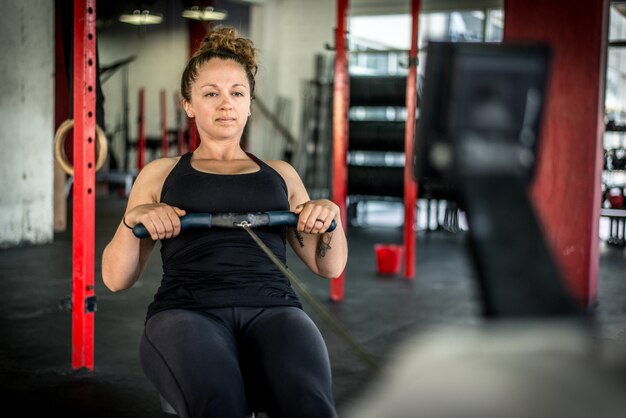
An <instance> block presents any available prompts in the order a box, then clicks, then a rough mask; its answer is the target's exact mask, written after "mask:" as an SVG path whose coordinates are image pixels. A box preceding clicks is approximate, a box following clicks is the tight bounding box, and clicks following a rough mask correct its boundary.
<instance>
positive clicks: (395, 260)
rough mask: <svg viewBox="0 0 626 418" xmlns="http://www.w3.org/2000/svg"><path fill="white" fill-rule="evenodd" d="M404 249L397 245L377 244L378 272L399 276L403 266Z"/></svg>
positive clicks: (375, 246) (375, 249)
mask: <svg viewBox="0 0 626 418" xmlns="http://www.w3.org/2000/svg"><path fill="white" fill-rule="evenodd" d="M403 250H404V247H403V246H402V245H397V244H376V245H374V252H375V253H376V272H377V273H378V274H398V273H399V272H400V266H401V265H402V253H403Z"/></svg>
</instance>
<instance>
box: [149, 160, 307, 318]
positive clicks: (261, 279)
mask: <svg viewBox="0 0 626 418" xmlns="http://www.w3.org/2000/svg"><path fill="white" fill-rule="evenodd" d="M248 155H249V156H250V158H252V159H253V160H254V161H255V162H256V163H257V164H258V165H259V167H260V169H259V170H258V171H256V172H253V173H248V174H237V175H228V174H210V173H205V172H202V171H198V170H196V169H194V168H193V167H192V166H191V156H192V154H191V153H187V154H185V155H183V156H182V157H181V158H180V160H179V161H178V163H177V164H176V166H175V167H174V169H173V170H172V171H171V172H170V174H169V175H168V176H167V178H166V179H165V182H164V183H163V189H162V191H161V202H162V203H167V204H169V205H173V206H177V207H179V208H181V209H184V210H185V211H187V213H207V212H208V213H228V212H237V213H246V212H265V211H273V210H289V200H288V192H287V185H286V184H285V181H284V180H283V178H282V177H281V176H280V174H278V173H277V172H276V171H275V170H274V169H273V168H271V167H270V166H269V165H267V164H265V163H264V162H263V161H261V160H259V159H258V158H256V157H255V156H253V155H252V154H248ZM255 232H256V233H257V235H259V237H260V238H261V239H262V240H263V242H264V243H265V244H266V245H267V246H268V247H269V248H270V249H271V250H272V252H273V253H274V254H275V255H276V256H277V257H278V258H279V259H280V260H281V261H282V262H283V263H284V262H285V261H286V248H285V246H286V240H285V237H286V228H285V227H278V228H277V227H271V228H270V227H260V228H256V229H255ZM161 259H162V262H163V279H162V281H161V286H160V287H159V289H158V291H157V293H156V295H155V296H154V301H153V302H152V303H151V304H150V306H149V307H148V314H147V318H146V320H147V319H148V318H150V316H152V315H154V314H155V313H157V312H160V311H163V310H166V309H194V310H203V309H210V308H221V307H234V306H252V307H264V306H297V307H300V308H301V307H302V306H301V304H300V302H299V300H298V297H297V296H296V294H295V292H294V291H293V289H292V288H291V285H290V283H289V280H288V279H287V278H285V276H284V275H283V273H282V272H281V271H280V270H279V269H278V268H277V267H276V266H275V265H274V264H273V263H272V262H271V260H270V259H269V258H268V257H267V255H266V254H265V253H264V252H263V251H262V250H261V249H260V248H259V247H258V245H257V244H256V243H255V242H254V241H253V240H252V238H251V237H250V236H249V235H248V233H247V232H246V231H244V230H243V229H230V228H210V229H191V230H187V231H184V232H182V233H181V234H180V235H178V236H177V237H175V238H172V239H166V240H162V241H161Z"/></svg>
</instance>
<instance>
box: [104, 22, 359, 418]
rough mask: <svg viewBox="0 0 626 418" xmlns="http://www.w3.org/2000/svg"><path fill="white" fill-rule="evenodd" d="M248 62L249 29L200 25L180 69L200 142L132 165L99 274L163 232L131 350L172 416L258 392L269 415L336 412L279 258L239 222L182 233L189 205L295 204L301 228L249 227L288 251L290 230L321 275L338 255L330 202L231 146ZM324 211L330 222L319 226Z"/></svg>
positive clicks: (240, 119) (208, 208)
mask: <svg viewBox="0 0 626 418" xmlns="http://www.w3.org/2000/svg"><path fill="white" fill-rule="evenodd" d="M256 69H257V64H256V52H255V49H254V47H253V44H252V42H250V41H249V40H248V39H245V38H241V37H238V35H237V33H236V31H235V30H234V29H233V28H226V27H220V28H217V29H214V30H213V31H212V32H210V33H209V34H207V35H206V36H205V38H204V40H203V42H202V45H201V46H200V48H199V50H198V51H197V52H196V54H195V55H194V56H193V57H192V58H191V59H190V61H189V63H188V65H187V67H186V69H185V71H184V73H183V76H182V80H181V91H182V95H183V106H184V109H185V111H186V112H187V115H188V116H189V117H190V118H194V119H195V122H196V126H197V127H198V132H199V134H200V140H201V141H200V145H199V146H198V148H197V149H196V150H195V151H194V152H193V153H188V154H185V155H183V156H182V157H180V158H163V159H159V160H156V161H153V162H151V163H150V164H148V165H146V166H145V168H144V169H143V170H142V171H141V173H140V174H139V176H138V177H137V180H136V182H135V184H134V186H133V189H132V191H131V194H130V196H129V199H128V207H127V210H126V212H125V214H124V217H123V219H122V222H121V223H120V226H119V227H118V229H117V231H116V233H115V235H114V237H113V239H112V240H111V242H110V243H109V244H108V246H107V247H106V249H105V250H104V253H103V261H102V276H103V279H104V283H105V284H106V286H107V287H108V288H109V289H111V290H112V291H114V292H116V291H120V290H124V289H127V288H129V287H131V286H132V285H133V284H134V283H135V282H136V281H137V280H138V279H139V277H140V276H141V274H142V272H143V270H144V267H145V265H146V262H147V260H148V256H149V254H150V252H151V250H152V248H153V247H154V245H155V242H156V241H157V240H161V257H162V260H163V272H164V274H163V280H162V283H161V286H160V287H159V290H158V291H157V294H156V295H155V299H154V302H152V303H151V304H150V306H149V307H148V314H147V318H146V324H145V330H144V334H143V336H142V340H141V343H140V356H141V361H142V366H143V368H144V371H145V373H146V375H147V376H148V378H149V379H150V380H151V381H152V383H153V384H154V385H155V386H156V388H157V389H158V391H159V392H160V393H161V395H162V396H163V397H165V398H166V399H167V400H168V401H169V403H170V404H172V406H173V407H174V409H176V411H177V413H178V415H180V416H181V417H224V418H236V417H244V416H245V414H246V412H247V411H249V410H250V409H251V408H252V407H253V406H255V405H249V404H248V403H247V401H250V400H251V399H253V398H256V400H257V401H258V400H261V401H262V404H261V405H260V407H261V408H262V409H263V410H264V411H266V412H268V414H269V415H270V416H271V417H290V418H293V417H298V418H306V417H316V418H323V417H335V416H336V412H335V407H334V400H333V396H332V388H331V373H330V363H329V360H328V353H327V351H326V347H325V344H324V342H323V340H322V337H321V335H320V333H319V331H318V330H317V328H316V326H315V325H314V324H313V322H312V321H311V320H310V318H309V317H308V316H307V315H306V314H305V313H304V312H303V311H302V307H301V305H300V302H299V301H298V297H297V296H296V294H295V293H294V291H293V290H292V288H291V286H290V285H289V282H288V280H287V279H286V278H285V277H284V276H283V274H282V273H281V272H280V270H278V268H276V267H275V266H274V265H273V264H272V263H271V261H270V260H269V259H268V257H267V256H266V255H265V254H264V253H263V252H262V251H261V249H260V248H258V246H257V244H256V243H255V242H254V241H253V240H252V239H251V238H250V237H249V236H248V235H247V233H246V232H245V231H244V230H242V229H238V228H235V229H219V228H213V229H207V230H189V231H185V233H183V234H180V231H181V228H180V217H181V216H183V215H185V214H186V213H193V212H211V213H223V212H239V213H245V212H264V211H273V210H291V211H293V212H295V213H297V214H298V225H297V227H295V228H290V229H289V230H287V229H286V228H269V227H267V228H265V227H264V228H258V229H256V232H257V234H258V235H259V236H260V237H261V239H262V240H263V241H264V242H265V244H266V245H267V246H268V247H270V249H272V251H273V252H274V253H275V254H276V255H277V256H278V257H279V258H280V259H282V260H283V261H284V260H285V255H286V248H285V242H286V241H289V243H290V244H291V246H292V247H293V249H294V251H295V253H296V254H297V255H298V256H299V257H300V258H301V259H302V260H303V262H304V263H305V264H306V265H307V266H308V267H309V268H310V269H311V271H312V272H314V273H315V274H317V275H319V276H322V277H326V278H333V277H337V276H338V275H339V274H340V273H341V272H342V271H343V269H344V267H345V264H346V261H347V252H348V250H347V242H346V237H345V233H344V230H343V227H342V224H341V216H340V213H339V208H338V207H337V205H335V204H334V203H333V202H331V201H329V200H325V199H321V200H310V199H309V196H308V194H307V192H306V189H305V187H304V185H303V183H302V181H301V179H300V178H299V176H298V174H297V173H296V171H295V170H294V169H293V168H292V167H291V166H290V165H289V164H287V163H285V162H283V161H267V162H263V161H261V160H259V159H258V158H256V157H255V156H253V155H251V154H247V153H246V152H244V151H243V149H242V148H241V146H240V140H241V136H242V133H243V130H244V128H245V126H246V123H247V120H248V117H249V116H250V105H251V100H252V99H253V97H254V81H255V80H254V76H255V74H256ZM333 220H335V221H336V223H337V227H336V229H335V230H334V231H333V232H326V230H327V229H328V227H329V226H330V224H331V223H332V221H333ZM140 223H141V224H143V225H144V226H145V227H146V228H147V230H148V232H149V233H150V237H151V239H143V240H139V239H137V238H135V236H134V235H133V233H132V231H131V228H132V227H134V226H135V225H137V224H140ZM179 234H180V235H179ZM250 385H252V386H253V387H250ZM263 388H265V389H267V390H262V389H263ZM253 402H255V400H254V399H253Z"/></svg>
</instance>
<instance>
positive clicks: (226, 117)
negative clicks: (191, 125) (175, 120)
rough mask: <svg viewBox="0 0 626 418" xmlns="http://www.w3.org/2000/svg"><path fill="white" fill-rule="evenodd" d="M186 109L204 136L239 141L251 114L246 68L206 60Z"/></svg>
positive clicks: (221, 61) (216, 59)
mask: <svg viewBox="0 0 626 418" xmlns="http://www.w3.org/2000/svg"><path fill="white" fill-rule="evenodd" d="M183 105H184V107H185V111H186V112H187V114H188V115H189V116H190V117H194V118H195V121H196V126H197V127H198V131H199V132H200V135H201V136H205V137H208V138H209V139H214V140H224V139H236V140H237V141H239V140H240V139H241V135H242V134H243V130H244V128H245V126H246V122H247V121H248V116H250V85H249V83H248V78H247V77H246V72H245V70H244V69H243V67H242V66H241V65H240V64H239V63H237V62H235V61H232V60H223V59H219V58H213V59H211V60H210V61H208V62H206V63H204V64H203V65H202V66H201V67H200V69H199V71H198V78H197V79H196V81H194V83H193V84H192V85H191V101H190V102H188V101H186V100H185V101H184V103H183Z"/></svg>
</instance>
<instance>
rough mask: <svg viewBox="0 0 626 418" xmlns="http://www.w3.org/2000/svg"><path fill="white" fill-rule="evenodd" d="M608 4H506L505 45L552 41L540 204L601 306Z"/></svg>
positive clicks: (515, 0) (570, 279) (559, 252)
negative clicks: (600, 252)
mask: <svg viewBox="0 0 626 418" xmlns="http://www.w3.org/2000/svg"><path fill="white" fill-rule="evenodd" d="M607 14H608V1H607V0H589V1H584V2H572V1H567V0H548V1H546V0H506V1H505V3H504V16H505V25H504V39H505V41H540V42H547V43H548V44H549V45H550V46H551V47H552V49H553V62H552V77H551V83H550V90H549V96H548V101H547V107H546V110H545V112H546V114H545V117H544V121H545V122H544V129H543V137H542V145H541V150H540V161H539V165H538V167H537V178H536V181H535V184H534V186H533V189H532V198H533V203H534V205H535V208H536V210H537V212H538V216H539V219H540V221H541V223H542V225H543V229H544V231H545V234H546V238H547V239H548V241H549V243H550V245H551V248H552V252H553V255H554V257H555V259H556V261H557V263H558V264H559V266H560V268H561V271H562V273H563V276H564V277H565V278H566V280H567V285H568V287H569V289H570V290H571V292H572V293H573V295H574V296H575V297H576V298H577V299H578V300H579V301H580V302H581V304H582V305H583V306H587V307H588V306H591V305H593V303H595V300H596V296H597V289H598V274H599V273H598V270H599V248H598V246H599V242H598V241H599V240H598V229H599V212H600V199H599V196H600V187H601V184H600V179H601V173H602V137H603V131H604V103H603V99H604V76H605V65H606V64H605V55H606V34H607Z"/></svg>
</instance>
